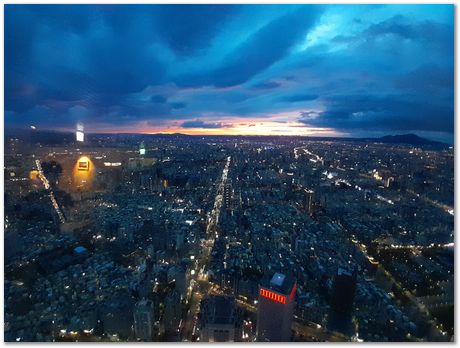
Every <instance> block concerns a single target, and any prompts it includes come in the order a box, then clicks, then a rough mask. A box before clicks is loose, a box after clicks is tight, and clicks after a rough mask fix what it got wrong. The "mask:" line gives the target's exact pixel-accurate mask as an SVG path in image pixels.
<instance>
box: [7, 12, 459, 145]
mask: <svg viewBox="0 0 460 348" xmlns="http://www.w3.org/2000/svg"><path fill="white" fill-rule="evenodd" d="M4 51H5V127H7V128H8V127H29V126H30V125H35V126H36V127H37V128H39V129H40V128H41V129H59V130H65V129H70V130H71V129H75V125H76V123H77V122H81V123H83V124H84V126H85V130H86V131H87V132H98V131H100V132H111V131H116V132H183V133H189V134H305V135H309V134H311V135H343V136H377V135H382V134H397V133H408V132H414V133H417V134H419V135H422V136H426V137H429V138H432V139H439V140H445V141H453V133H454V7H453V6H452V5H5V49H4Z"/></svg>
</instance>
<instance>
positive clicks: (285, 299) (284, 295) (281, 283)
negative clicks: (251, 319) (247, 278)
mask: <svg viewBox="0 0 460 348" xmlns="http://www.w3.org/2000/svg"><path fill="white" fill-rule="evenodd" d="M295 291H296V282H295V280H294V279H293V278H291V277H289V276H286V275H284V274H281V273H275V274H274V275H273V277H272V278H271V280H270V282H269V284H267V286H264V285H261V286H260V287H259V302H258V305H257V341H261V342H289V341H290V340H291V325H292V317H293V315H294V303H295V302H294V299H295Z"/></svg>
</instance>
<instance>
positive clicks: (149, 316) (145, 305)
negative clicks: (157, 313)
mask: <svg viewBox="0 0 460 348" xmlns="http://www.w3.org/2000/svg"><path fill="white" fill-rule="evenodd" d="M153 322H154V314H153V302H152V301H150V300H146V299H143V300H141V301H139V302H137V303H136V305H135V307H134V333H135V335H136V339H137V340H140V341H152V340H153Z"/></svg>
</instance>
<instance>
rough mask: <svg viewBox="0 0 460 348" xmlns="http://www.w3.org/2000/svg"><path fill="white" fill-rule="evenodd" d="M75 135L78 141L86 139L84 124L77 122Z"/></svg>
mask: <svg viewBox="0 0 460 348" xmlns="http://www.w3.org/2000/svg"><path fill="white" fill-rule="evenodd" d="M75 136H76V139H77V141H80V142H84V141H85V133H84V127H83V124H81V123H77V129H76V132H75Z"/></svg>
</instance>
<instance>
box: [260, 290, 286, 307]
mask: <svg viewBox="0 0 460 348" xmlns="http://www.w3.org/2000/svg"><path fill="white" fill-rule="evenodd" d="M260 296H262V297H266V298H268V299H270V300H272V301H275V302H279V303H281V304H286V297H284V296H281V295H278V294H275V293H274V292H271V291H268V290H265V289H260Z"/></svg>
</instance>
